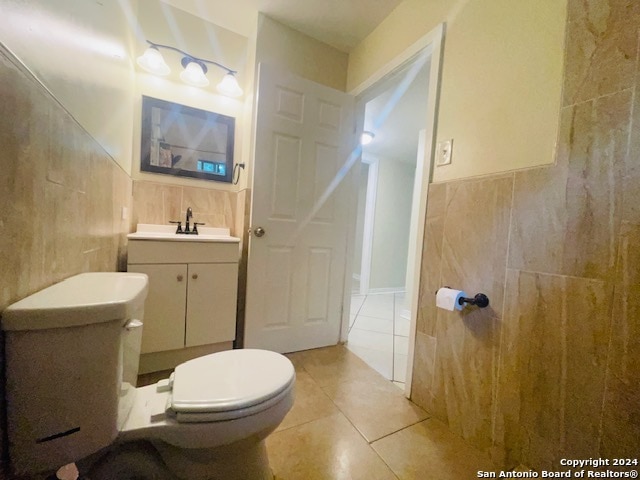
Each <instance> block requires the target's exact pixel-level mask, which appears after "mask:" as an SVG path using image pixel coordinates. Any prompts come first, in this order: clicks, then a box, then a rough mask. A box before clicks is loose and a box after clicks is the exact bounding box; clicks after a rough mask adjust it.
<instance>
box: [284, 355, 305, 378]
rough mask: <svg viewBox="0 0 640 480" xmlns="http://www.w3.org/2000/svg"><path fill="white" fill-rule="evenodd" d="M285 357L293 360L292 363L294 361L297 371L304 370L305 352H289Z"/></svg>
mask: <svg viewBox="0 0 640 480" xmlns="http://www.w3.org/2000/svg"><path fill="white" fill-rule="evenodd" d="M285 357H287V358H288V359H289V360H291V363H293V367H294V368H295V369H296V373H297V372H299V371H304V367H303V365H302V364H303V361H304V360H303V359H304V352H294V353H287V354H286V355H285Z"/></svg>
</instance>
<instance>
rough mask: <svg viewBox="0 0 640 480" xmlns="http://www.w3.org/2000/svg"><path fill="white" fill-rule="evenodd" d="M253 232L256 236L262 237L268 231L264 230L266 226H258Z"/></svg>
mask: <svg viewBox="0 0 640 480" xmlns="http://www.w3.org/2000/svg"><path fill="white" fill-rule="evenodd" d="M253 233H254V234H255V235H256V237H262V236H263V235H264V234H265V233H266V232H265V231H264V228H262V227H256V228H255V229H254V230H253Z"/></svg>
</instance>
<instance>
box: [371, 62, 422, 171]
mask: <svg viewBox="0 0 640 480" xmlns="http://www.w3.org/2000/svg"><path fill="white" fill-rule="evenodd" d="M430 69H431V62H429V61H427V62H426V63H423V64H416V66H415V70H413V68H404V69H401V71H400V72H398V74H396V75H395V76H394V77H393V78H391V79H390V80H389V81H388V82H385V85H384V87H383V88H382V89H381V90H382V91H381V92H380V93H379V94H378V95H377V96H376V97H375V98H373V99H372V100H370V101H368V102H367V104H366V107H365V114H364V129H365V130H368V131H371V132H373V133H374V134H375V138H374V139H373V141H372V142H371V143H370V144H368V145H366V146H365V147H364V153H365V154H371V155H374V156H376V157H381V158H385V159H388V160H394V161H399V162H405V163H413V164H415V162H416V159H417V154H418V136H419V131H420V130H421V129H423V128H426V124H427V100H428V94H429V73H430ZM412 77H413V78H412ZM403 83H404V84H403ZM407 84H408V85H407ZM397 97H399V98H397Z"/></svg>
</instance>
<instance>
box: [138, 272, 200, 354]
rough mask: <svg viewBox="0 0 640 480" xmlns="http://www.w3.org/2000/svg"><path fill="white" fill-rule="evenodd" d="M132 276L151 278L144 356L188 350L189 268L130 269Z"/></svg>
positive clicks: (145, 322) (145, 323) (143, 335)
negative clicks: (186, 337) (137, 274)
mask: <svg viewBox="0 0 640 480" xmlns="http://www.w3.org/2000/svg"><path fill="white" fill-rule="evenodd" d="M128 270H129V271H130V272H139V273H146V274H147V275H148V276H149V294H148V295H147V301H146V302H145V304H144V320H143V323H144V326H143V327H142V353H151V352H161V351H164V350H175V349H177V348H183V347H184V323H185V315H184V312H185V305H186V303H187V266H186V265H180V264H176V265H129V269H128Z"/></svg>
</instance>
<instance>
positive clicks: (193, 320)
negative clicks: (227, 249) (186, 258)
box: [185, 263, 238, 347]
mask: <svg viewBox="0 0 640 480" xmlns="http://www.w3.org/2000/svg"><path fill="white" fill-rule="evenodd" d="M237 289H238V264H237V263H211V264H205V263H196V264H194V263H190V264H189V289H188V295H187V334H186V336H185V345H186V346H187V347H193V346H196V345H207V344H210V343H218V342H229V341H232V340H233V339H235V337H236V300H237Z"/></svg>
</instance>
